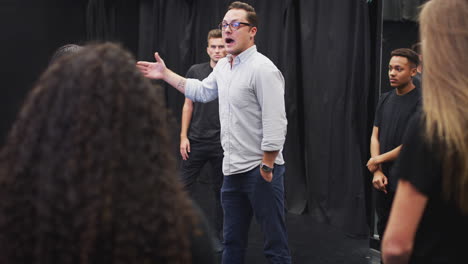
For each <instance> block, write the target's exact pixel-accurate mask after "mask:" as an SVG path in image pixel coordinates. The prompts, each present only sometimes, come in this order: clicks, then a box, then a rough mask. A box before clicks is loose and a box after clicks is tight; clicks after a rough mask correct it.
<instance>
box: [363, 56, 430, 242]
mask: <svg viewBox="0 0 468 264" xmlns="http://www.w3.org/2000/svg"><path fill="white" fill-rule="evenodd" d="M391 56H392V57H391V59H390V63H389V69H388V76H389V79H390V86H391V87H393V88H395V89H393V90H392V91H390V92H387V93H384V94H382V96H381V97H380V99H379V103H378V105H377V111H376V114H375V120H374V128H373V130H372V136H371V142H370V152H371V158H370V159H369V161H368V162H367V168H368V169H369V171H370V172H372V173H373V175H374V176H373V179H372V185H373V186H374V188H375V189H377V190H378V192H377V196H376V212H377V216H378V221H377V231H378V234H379V236H380V238H382V237H383V233H384V230H385V226H386V225H387V221H388V216H389V214H390V209H391V205H392V202H393V197H394V194H395V191H396V184H397V181H398V179H396V178H395V177H394V175H393V173H392V171H393V170H394V169H395V168H394V161H395V160H396V159H397V157H398V155H399V154H400V150H401V146H402V142H403V134H404V132H405V130H406V126H407V124H408V121H409V119H410V117H411V116H412V115H413V114H414V113H415V112H417V111H418V109H419V108H420V106H421V90H420V88H419V87H416V86H415V85H414V84H413V81H412V78H413V77H414V76H415V75H416V73H417V67H418V64H419V58H418V54H417V53H415V52H414V51H412V50H411V49H396V50H394V51H392V53H391Z"/></svg>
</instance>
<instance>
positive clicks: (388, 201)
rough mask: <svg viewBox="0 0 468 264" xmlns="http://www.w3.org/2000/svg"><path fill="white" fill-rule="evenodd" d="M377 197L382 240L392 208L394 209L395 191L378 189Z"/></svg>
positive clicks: (376, 208)
mask: <svg viewBox="0 0 468 264" xmlns="http://www.w3.org/2000/svg"><path fill="white" fill-rule="evenodd" d="M376 193H377V194H376V199H375V212H376V213H377V217H378V219H377V232H378V233H379V236H380V240H381V241H382V238H383V235H384V231H385V227H386V226H387V222H388V217H389V216H390V209H392V203H393V198H394V197H395V192H392V191H388V192H387V193H386V194H385V193H384V192H381V191H377V190H376Z"/></svg>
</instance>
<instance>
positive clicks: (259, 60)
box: [252, 51, 279, 72]
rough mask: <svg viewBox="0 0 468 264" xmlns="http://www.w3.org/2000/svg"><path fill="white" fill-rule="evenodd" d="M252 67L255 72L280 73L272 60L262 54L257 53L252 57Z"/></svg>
mask: <svg viewBox="0 0 468 264" xmlns="http://www.w3.org/2000/svg"><path fill="white" fill-rule="evenodd" d="M252 62H253V63H252V66H253V69H254V70H255V71H259V72H272V71H273V72H276V71H279V69H278V67H276V65H275V63H274V62H273V61H272V60H270V58H268V57H267V56H265V55H263V54H262V53H260V52H258V51H257V52H256V53H255V54H253V56H252Z"/></svg>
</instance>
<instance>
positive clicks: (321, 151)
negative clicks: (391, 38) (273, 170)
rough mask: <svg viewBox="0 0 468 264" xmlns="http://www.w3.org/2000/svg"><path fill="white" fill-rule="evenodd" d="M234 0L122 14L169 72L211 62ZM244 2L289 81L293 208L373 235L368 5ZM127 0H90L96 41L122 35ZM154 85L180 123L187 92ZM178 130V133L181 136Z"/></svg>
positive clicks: (179, 2)
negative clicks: (214, 33)
mask: <svg viewBox="0 0 468 264" xmlns="http://www.w3.org/2000/svg"><path fill="white" fill-rule="evenodd" d="M230 2H231V1H226V0H172V1H167V0H140V1H135V2H133V3H137V4H138V5H139V10H138V11H137V12H135V15H134V16H128V14H127V17H126V20H129V19H130V20H131V21H135V17H138V28H134V30H135V31H136V32H137V33H135V32H134V33H133V34H134V35H137V36H138V38H137V39H138V42H137V44H136V45H137V47H138V48H137V50H136V51H135V50H134V52H135V54H136V57H137V58H138V59H139V60H150V61H154V52H156V51H158V52H159V53H160V55H161V57H162V58H163V59H164V60H165V63H166V65H167V66H168V67H169V68H170V69H172V70H173V71H175V72H177V73H179V74H181V75H185V73H186V71H187V70H188V68H189V67H190V66H191V65H192V64H194V63H200V62H205V61H208V60H209V57H208V56H207V55H206V35H207V32H208V31H209V30H210V29H213V28H216V27H217V25H218V24H219V22H220V21H221V20H222V19H223V17H224V14H225V12H226V8H227V6H228V5H229V4H230ZM246 2H248V3H250V4H251V5H253V6H254V7H255V9H256V11H257V14H258V16H259V20H260V21H259V27H258V33H257V36H256V44H257V48H258V50H259V51H260V52H261V53H263V54H265V55H266V56H268V57H269V58H270V59H271V60H272V61H273V62H274V63H275V64H276V65H277V66H278V68H279V69H280V70H281V71H282V73H283V75H284V77H285V80H286V95H285V100H286V112H287V117H288V134H287V139H286V144H285V147H284V156H285V160H286V166H287V167H286V168H287V170H286V177H285V186H286V201H287V206H288V210H289V212H291V213H296V214H301V213H308V214H310V215H311V216H312V217H313V219H315V220H317V221H319V222H325V223H328V224H331V225H333V226H336V227H339V228H342V229H343V230H345V231H346V232H347V233H348V234H350V235H354V236H368V235H369V218H370V217H369V216H370V213H369V212H368V211H369V210H368V208H367V210H366V206H368V202H366V199H370V198H369V197H368V195H367V193H368V191H367V190H369V185H370V178H369V175H368V173H367V169H366V167H365V163H366V162H367V159H368V157H369V127H371V126H372V120H369V119H370V118H369V117H372V116H373V115H372V113H369V111H373V106H374V101H375V98H374V95H375V91H374V89H375V88H376V87H375V86H374V84H375V81H376V80H375V76H374V77H371V75H372V74H373V73H374V72H375V66H376V65H375V61H374V60H375V52H376V50H375V42H373V39H372V36H371V32H372V31H373V30H375V28H376V27H375V26H374V27H371V26H370V19H371V15H370V14H371V13H372V12H369V5H370V4H369V3H368V1H364V0H350V1H342V0H316V1H308V0H273V1H272V0H258V1H253V0H251V1H246ZM123 3H127V2H126V1H123V0H121V1H118V0H116V1H98V0H90V1H89V4H88V10H87V27H88V33H89V32H91V33H92V34H91V36H90V37H91V38H99V39H111V40H112V39H116V38H117V39H119V36H118V34H119V30H116V27H118V25H119V23H120V25H121V24H122V23H123V22H122V21H120V19H119V16H118V15H116V14H118V13H119V10H120V9H128V6H127V7H126V5H128V4H123ZM133 5H134V4H132V6H133ZM374 9H375V8H374ZM127 12H128V10H127ZM374 17H375V15H374ZM374 19H375V18H374ZM119 21H120V22H119ZM124 21H125V19H124ZM374 22H375V21H374ZM116 25H117V26H116ZM374 35H375V32H374ZM120 37H121V36H120ZM134 45H135V43H134ZM158 83H160V84H161V85H163V86H165V91H166V93H165V96H166V98H165V100H166V103H167V106H168V107H169V108H170V109H171V110H172V112H173V114H174V117H175V118H176V120H177V123H180V115H181V108H182V105H183V100H184V96H183V95H182V94H180V93H179V92H177V91H176V90H175V89H174V88H172V87H168V85H166V84H164V83H161V82H158ZM369 109H370V110H369ZM178 129H179V128H178V127H177V128H175V130H174V131H173V134H174V137H175V138H176V139H178V137H179V130H178ZM175 153H177V151H176V150H175Z"/></svg>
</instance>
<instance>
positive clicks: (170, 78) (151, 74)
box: [136, 52, 218, 102]
mask: <svg viewBox="0 0 468 264" xmlns="http://www.w3.org/2000/svg"><path fill="white" fill-rule="evenodd" d="M154 58H155V59H156V62H148V61H138V62H137V65H136V66H137V68H138V69H139V70H140V72H141V73H142V74H143V76H145V77H147V78H150V79H156V80H164V81H165V82H167V83H168V84H170V85H171V86H172V87H174V88H176V89H177V90H179V91H180V92H181V93H183V94H185V96H186V97H188V98H190V99H191V100H192V101H194V102H209V101H212V100H214V99H216V98H217V97H218V85H217V83H216V78H215V77H214V72H212V73H211V74H210V75H208V77H206V78H205V79H204V80H203V82H202V81H200V80H197V79H186V78H184V77H182V76H180V75H178V74H177V73H175V72H173V71H171V70H169V69H168V68H167V67H166V64H165V63H164V61H163V59H161V57H159V54H158V53H157V52H156V53H155V54H154ZM187 83H189V85H187V86H190V88H192V89H189V90H188V91H186V89H185V88H186V84H187Z"/></svg>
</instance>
